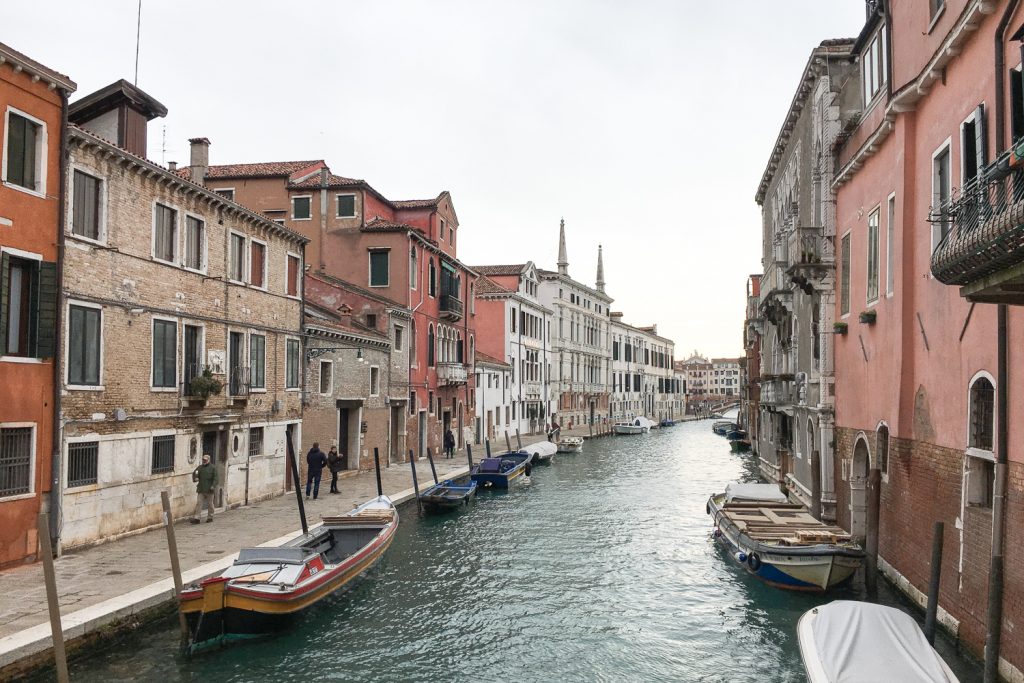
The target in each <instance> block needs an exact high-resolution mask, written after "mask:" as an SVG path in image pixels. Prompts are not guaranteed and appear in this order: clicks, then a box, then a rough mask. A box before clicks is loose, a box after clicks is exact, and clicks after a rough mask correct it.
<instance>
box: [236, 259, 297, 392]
mask: <svg viewBox="0 0 1024 683" xmlns="http://www.w3.org/2000/svg"><path fill="white" fill-rule="evenodd" d="M264 260H265V259H264ZM268 336H269V335H267V333H266V331H264V330H248V331H247V333H246V335H245V359H246V360H247V361H248V362H249V393H250V394H265V393H267V349H268V348H269V347H270V345H269V344H268V343H267V337H268ZM253 337H263V386H262V387H254V386H253V384H252V374H253V373H252V368H253V365H252V338H253ZM299 355H302V348H301V346H300V347H299ZM300 372H301V369H300Z"/></svg>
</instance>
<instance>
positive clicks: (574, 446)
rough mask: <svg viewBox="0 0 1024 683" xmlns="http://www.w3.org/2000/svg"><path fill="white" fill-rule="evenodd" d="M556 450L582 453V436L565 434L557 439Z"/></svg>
mask: <svg viewBox="0 0 1024 683" xmlns="http://www.w3.org/2000/svg"><path fill="white" fill-rule="evenodd" d="M558 452H559V453H582V452H583V437H582V436H566V437H563V438H561V439H559V440H558Z"/></svg>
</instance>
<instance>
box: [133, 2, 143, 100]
mask: <svg viewBox="0 0 1024 683" xmlns="http://www.w3.org/2000/svg"><path fill="white" fill-rule="evenodd" d="M141 35H142V0H139V11H138V17H137V20H136V22H135V80H134V81H133V82H132V85H138V84H139V37H140V36H141Z"/></svg>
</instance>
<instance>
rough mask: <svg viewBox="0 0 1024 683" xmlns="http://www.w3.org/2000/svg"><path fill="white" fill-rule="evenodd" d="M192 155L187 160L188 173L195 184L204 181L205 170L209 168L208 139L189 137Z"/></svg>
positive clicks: (200, 183)
mask: <svg viewBox="0 0 1024 683" xmlns="http://www.w3.org/2000/svg"><path fill="white" fill-rule="evenodd" d="M188 142H189V145H191V148H192V155H191V158H190V160H189V162H188V175H189V179H191V180H192V182H193V183H195V184H196V185H202V184H204V183H205V182H206V171H207V170H208V169H209V168H210V141H209V139H207V138H190V139H189V141H188Z"/></svg>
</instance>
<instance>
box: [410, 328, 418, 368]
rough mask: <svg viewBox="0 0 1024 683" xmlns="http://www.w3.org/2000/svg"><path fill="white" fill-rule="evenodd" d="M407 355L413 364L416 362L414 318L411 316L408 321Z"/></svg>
mask: <svg viewBox="0 0 1024 683" xmlns="http://www.w3.org/2000/svg"><path fill="white" fill-rule="evenodd" d="M409 357H410V358H412V362H413V365H416V364H417V360H416V319H415V318H413V319H411V320H410V321H409Z"/></svg>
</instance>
